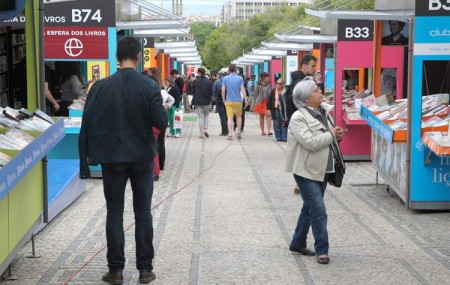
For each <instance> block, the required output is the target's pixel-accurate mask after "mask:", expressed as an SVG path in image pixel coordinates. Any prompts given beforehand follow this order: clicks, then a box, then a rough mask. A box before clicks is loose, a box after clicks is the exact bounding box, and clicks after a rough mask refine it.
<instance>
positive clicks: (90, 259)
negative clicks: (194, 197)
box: [63, 141, 233, 285]
mask: <svg viewBox="0 0 450 285" xmlns="http://www.w3.org/2000/svg"><path fill="white" fill-rule="evenodd" d="M232 142H233V141H230V143H229V144H228V145H227V146H226V147H225V148H224V149H223V150H221V151H220V152H219V153H218V154H217V155H216V156H215V157H214V159H213V161H212V162H211V166H209V167H208V168H205V169H204V170H203V171H201V172H200V173H199V174H197V175H196V176H195V177H194V178H193V179H192V180H191V181H190V182H189V183H188V184H186V185H184V186H183V187H181V188H180V189H179V190H177V191H175V192H173V193H172V194H170V195H168V196H166V197H165V198H164V199H162V200H161V201H160V202H159V203H158V204H156V205H154V206H153V207H152V210H154V209H156V208H158V207H159V206H161V205H162V204H164V202H166V201H167V200H169V199H170V198H171V197H173V196H175V195H176V194H178V193H180V192H181V191H182V190H184V189H186V188H187V187H188V186H189V185H191V184H192V183H194V181H195V180H197V178H199V177H200V175H202V174H203V173H205V172H206V171H208V170H210V169H211V168H213V167H214V163H215V161H216V160H217V158H218V157H219V156H220V155H221V154H223V153H224V152H225V151H226V150H227V149H228V148H229V147H230V146H231V143H232ZM134 225H135V222H132V223H131V224H130V225H128V226H127V227H126V228H125V230H124V232H127V231H128V230H129V229H130V228H131V227H133V226H134ZM105 248H106V245H104V246H103V247H102V248H100V249H99V250H98V251H97V252H96V253H94V255H92V256H91V257H90V258H89V259H88V260H87V261H86V262H84V263H83V264H82V265H81V266H80V267H79V268H78V269H77V270H76V271H75V272H74V273H73V274H72V275H70V277H69V278H68V279H67V280H66V281H65V282H64V283H63V285H66V284H69V282H70V281H72V279H73V278H74V277H75V276H76V275H77V274H78V273H80V272H81V270H83V268H85V267H86V266H87V265H88V264H89V263H90V262H91V261H92V260H93V259H94V258H95V257H96V256H97V255H99V254H100V253H101V252H102V251H103V250H105Z"/></svg>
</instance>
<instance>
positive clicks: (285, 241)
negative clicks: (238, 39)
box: [0, 113, 450, 285]
mask: <svg viewBox="0 0 450 285" xmlns="http://www.w3.org/2000/svg"><path fill="white" fill-rule="evenodd" d="M190 115H191V116H192V114H190ZM209 133H210V135H211V136H210V138H207V139H199V138H198V135H199V130H198V123H197V122H185V129H184V131H183V136H182V138H179V139H176V138H167V139H166V150H167V161H166V169H165V170H164V171H163V172H162V174H161V176H160V180H159V181H158V182H155V189H154V194H153V206H155V205H157V204H158V203H159V202H160V201H161V200H163V199H164V198H166V197H167V196H168V195H170V194H172V193H174V192H176V191H177V190H180V189H183V190H181V191H180V192H179V193H177V194H176V195H174V196H171V197H170V198H169V199H168V200H167V201H165V202H164V203H163V204H161V205H160V206H159V207H157V208H156V209H154V210H153V212H152V213H153V217H154V229H155V238H154V245H155V251H156V257H155V260H154V267H155V269H154V271H155V273H156V275H157V279H156V281H154V282H153V283H152V284H170V285H177V284H180V285H184V284H186V285H213V284H243V285H247V284H248V285H250V284H270V285H289V284H308V285H313V284H316V285H327V284H408V285H414V284H423V285H428V284H450V281H449V280H450V212H448V211H441V212H431V211H430V212H413V211H409V210H407V209H406V207H405V205H404V204H403V203H401V201H400V199H399V198H398V197H396V196H394V195H392V194H390V193H388V192H387V191H386V184H383V183H384V182H383V181H380V184H379V185H378V187H377V186H376V184H375V177H376V175H375V171H374V170H373V168H372V166H371V164H370V163H369V162H353V163H348V164H347V166H348V171H347V175H346V177H345V181H344V186H343V187H342V188H340V189H337V188H333V187H331V186H329V187H328V188H327V192H326V195H325V201H326V205H327V210H328V230H329V238H330V252H329V253H330V257H331V262H330V264H329V265H320V264H318V263H317V262H316V260H315V258H314V257H307V256H301V255H298V254H293V253H291V252H290V251H289V250H288V246H289V242H290V239H291V235H292V233H293V231H294V227H295V224H296V221H297V218H298V214H299V211H300V208H301V205H302V201H301V198H300V196H299V195H295V194H294V193H293V187H294V179H293V177H292V174H289V173H285V172H284V161H285V155H286V150H285V149H286V144H285V143H278V142H275V141H274V139H273V137H267V136H261V134H260V130H259V126H258V117H257V116H256V115H254V114H249V113H247V121H246V126H245V132H244V133H243V139H242V140H240V141H238V140H233V141H231V142H230V141H228V140H226V138H225V137H221V136H218V134H219V118H218V115H217V114H216V113H211V116H210V128H209ZM204 170H205V171H204ZM202 171H204V172H203V173H202ZM199 173H202V174H200V175H199ZM128 188H129V185H128ZM130 194H131V191H127V196H126V200H127V203H126V209H125V211H126V213H125V217H124V224H125V227H127V226H130V228H129V230H128V231H127V232H126V257H127V264H126V268H125V271H124V284H139V282H138V275H139V274H138V271H137V270H136V269H135V266H136V263H135V243H134V227H133V221H134V219H133V213H132V207H131V202H132V201H131V195H130ZM105 214H106V209H105V201H104V197H103V190H102V182H101V180H99V179H96V180H95V179H93V180H89V181H88V183H87V190H86V192H85V193H84V194H83V195H82V196H81V197H80V198H79V199H78V200H76V201H75V202H74V203H73V204H72V205H71V206H70V207H69V208H68V209H67V210H65V211H64V212H62V213H61V214H60V215H59V216H58V217H57V218H55V220H53V221H52V222H51V223H50V224H49V225H48V226H47V227H46V228H44V229H43V230H42V231H41V232H40V233H39V234H38V235H37V236H36V253H37V255H38V256H39V258H37V259H36V258H27V256H28V255H30V253H31V243H28V244H27V245H26V246H25V247H24V248H23V250H22V251H21V252H20V253H19V255H18V257H17V259H16V262H15V263H14V265H13V266H12V276H13V277H14V278H17V280H16V281H6V280H0V285H19V284H20V285H22V284H24V285H25V284H26V285H29V284H39V285H47V284H71V285H79V284H105V283H103V282H102V281H101V275H102V274H103V273H104V272H106V271H107V265H106V256H105V255H106V252H105V250H103V251H101V252H100V253H99V254H98V255H96V256H95V257H94V258H93V259H92V260H91V261H90V262H89V264H87V265H86V266H85V267H84V268H82V269H81V271H80V272H79V273H77V274H76V275H75V276H74V277H73V279H72V280H71V281H70V282H68V283H66V281H67V280H68V279H69V277H70V276H71V275H72V274H74V273H75V272H77V270H79V269H80V267H81V266H82V265H83V264H84V263H85V262H87V261H88V260H90V259H91V258H92V257H93V256H94V255H95V254H96V253H98V252H99V251H100V250H101V249H102V248H104V247H105V244H106V238H105V229H104V228H105V218H106V217H105ZM308 240H309V243H308V245H309V247H310V248H313V246H312V245H313V237H312V233H311V232H310V237H309V238H308Z"/></svg>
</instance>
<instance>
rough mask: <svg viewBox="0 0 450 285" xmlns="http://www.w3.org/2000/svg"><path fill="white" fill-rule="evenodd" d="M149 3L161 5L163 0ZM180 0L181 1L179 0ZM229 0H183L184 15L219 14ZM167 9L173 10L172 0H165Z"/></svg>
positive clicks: (151, 0) (152, 0) (153, 0)
mask: <svg viewBox="0 0 450 285" xmlns="http://www.w3.org/2000/svg"><path fill="white" fill-rule="evenodd" d="M147 1H148V2H149V3H151V4H153V5H156V6H158V7H161V0H147ZM178 2H179V1H178ZM226 2H228V0H183V16H192V15H200V14H203V15H217V14H220V13H221V11H222V7H223V4H224V3H226ZM163 8H164V9H165V10H167V11H169V12H172V0H165V1H164V7H163Z"/></svg>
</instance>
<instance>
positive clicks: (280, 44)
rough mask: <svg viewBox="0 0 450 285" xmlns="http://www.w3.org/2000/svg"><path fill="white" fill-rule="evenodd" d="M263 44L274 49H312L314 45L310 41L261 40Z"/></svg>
mask: <svg viewBox="0 0 450 285" xmlns="http://www.w3.org/2000/svg"><path fill="white" fill-rule="evenodd" d="M261 45H262V46H264V47H267V48H270V49H272V50H281V51H283V50H284V51H287V50H312V49H313V45H312V44H309V43H305V44H299V43H294V42H261Z"/></svg>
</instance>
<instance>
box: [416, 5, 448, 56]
mask: <svg viewBox="0 0 450 285" xmlns="http://www.w3.org/2000/svg"><path fill="white" fill-rule="evenodd" d="M416 16H417V17H416V18H415V25H414V55H436V56H447V55H449V54H450V1H449V0H445V1H439V0H426V1H423V0H416Z"/></svg>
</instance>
